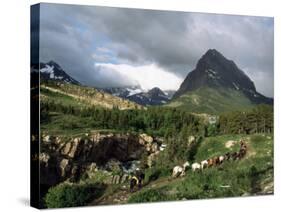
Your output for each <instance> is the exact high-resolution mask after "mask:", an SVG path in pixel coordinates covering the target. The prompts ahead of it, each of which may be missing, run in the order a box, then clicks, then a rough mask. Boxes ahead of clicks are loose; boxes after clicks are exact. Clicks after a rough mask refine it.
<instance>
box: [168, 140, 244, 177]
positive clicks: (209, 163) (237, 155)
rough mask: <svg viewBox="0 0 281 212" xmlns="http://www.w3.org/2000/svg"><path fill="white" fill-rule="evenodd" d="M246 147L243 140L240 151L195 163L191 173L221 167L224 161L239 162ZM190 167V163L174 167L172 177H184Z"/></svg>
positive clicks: (192, 165)
mask: <svg viewBox="0 0 281 212" xmlns="http://www.w3.org/2000/svg"><path fill="white" fill-rule="evenodd" d="M247 150H248V147H247V145H246V142H245V141H244V140H242V139H241V140H240V149H239V151H237V152H227V153H226V154H224V155H220V156H215V157H213V158H209V159H207V160H203V161H201V162H200V163H198V162H195V163H193V164H191V169H192V171H194V172H195V171H197V170H203V169H205V168H209V167H214V166H219V165H221V164H222V163H223V162H224V161H229V160H232V161H235V160H240V159H242V158H244V157H245V155H246V153H247ZM189 167H190V163H189V162H188V161H187V162H185V163H184V164H183V165H182V166H175V167H174V168H173V173H172V177H173V178H176V177H179V176H181V177H182V176H185V172H186V170H187V169H188V168H189Z"/></svg>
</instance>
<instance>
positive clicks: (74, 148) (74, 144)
mask: <svg viewBox="0 0 281 212" xmlns="http://www.w3.org/2000/svg"><path fill="white" fill-rule="evenodd" d="M81 141H82V140H81V139H80V138H75V139H74V141H73V142H72V147H71V150H70V152H69V153H68V156H69V157H71V158H74V157H75V156H76V155H79V153H80V149H79V146H80V143H81Z"/></svg>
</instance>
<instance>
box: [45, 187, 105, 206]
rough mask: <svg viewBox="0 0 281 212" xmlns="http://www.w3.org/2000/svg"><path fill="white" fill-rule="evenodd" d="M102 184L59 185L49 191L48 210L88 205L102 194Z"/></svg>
mask: <svg viewBox="0 0 281 212" xmlns="http://www.w3.org/2000/svg"><path fill="white" fill-rule="evenodd" d="M102 190H103V186H102V185H101V184H83V185H79V184H72V185H71V184H65V183H64V184H59V185H57V186H55V187H52V188H50V189H49V190H48V193H47V194H46V197H45V203H46V206H47V207H48V208H62V207H74V206H83V205H86V204H87V203H88V202H89V201H90V200H92V199H93V198H95V197H97V196H99V195H100V194H101V193H102Z"/></svg>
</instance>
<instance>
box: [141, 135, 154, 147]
mask: <svg viewBox="0 0 281 212" xmlns="http://www.w3.org/2000/svg"><path fill="white" fill-rule="evenodd" d="M152 142H153V137H151V136H149V135H147V134H145V133H142V134H140V135H139V143H140V144H141V145H146V144H151V143H152Z"/></svg>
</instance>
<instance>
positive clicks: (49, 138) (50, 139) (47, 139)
mask: <svg viewBox="0 0 281 212" xmlns="http://www.w3.org/2000/svg"><path fill="white" fill-rule="evenodd" d="M55 139H56V138H55V137H54V136H51V135H46V136H45V137H43V142H45V143H52V142H54V141H55Z"/></svg>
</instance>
